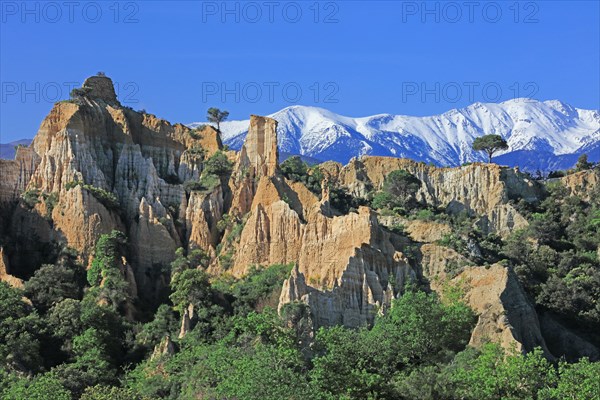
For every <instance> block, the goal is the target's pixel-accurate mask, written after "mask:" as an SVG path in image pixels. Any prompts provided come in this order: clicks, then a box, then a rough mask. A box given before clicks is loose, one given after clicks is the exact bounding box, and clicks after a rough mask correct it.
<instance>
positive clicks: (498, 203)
mask: <svg viewBox="0 0 600 400" xmlns="http://www.w3.org/2000/svg"><path fill="white" fill-rule="evenodd" d="M397 169H405V170H407V171H408V172H410V173H411V174H413V175H415V176H416V177H417V178H419V179H420V180H421V182H422V185H421V189H420V190H419V191H418V193H417V200H419V201H422V202H424V203H426V204H428V205H430V206H436V207H444V208H446V209H447V210H448V211H450V212H453V213H459V212H461V211H467V212H470V213H473V214H476V215H481V216H482V219H481V221H480V222H479V225H480V227H481V229H482V230H483V231H484V232H494V233H498V234H500V235H502V236H506V235H508V234H510V232H512V231H513V230H515V229H520V228H523V227H525V226H527V221H526V219H525V218H523V216H521V215H520V214H519V213H518V212H517V210H516V209H515V208H514V207H513V206H512V205H510V204H508V201H509V200H510V199H511V198H517V197H518V198H523V199H525V200H526V201H534V200H536V199H539V198H540V195H541V191H542V190H541V187H540V186H539V184H537V183H536V182H534V181H532V180H530V179H528V178H527V177H526V176H525V175H523V174H521V173H519V172H518V171H517V170H516V169H510V168H506V167H500V166H498V165H496V164H483V163H473V164H471V165H468V166H464V167H459V168H438V167H433V166H429V165H426V164H424V163H418V162H415V161H412V160H408V159H400V158H392V157H370V156H364V157H361V158H360V159H353V160H351V161H350V163H349V164H348V165H346V166H344V167H343V168H341V169H340V170H339V173H338V175H337V176H336V177H334V178H335V179H337V181H338V183H340V184H341V185H343V186H346V187H347V188H349V189H350V191H351V192H352V193H353V194H354V195H356V196H363V197H364V196H366V195H367V192H368V188H369V187H370V186H371V187H373V188H375V189H378V188H381V187H382V185H383V182H384V179H385V177H386V176H387V175H388V174H389V173H390V172H391V171H394V170H397ZM328 170H329V171H330V172H334V171H335V170H336V168H335V167H334V166H333V165H330V167H329V168H328Z"/></svg>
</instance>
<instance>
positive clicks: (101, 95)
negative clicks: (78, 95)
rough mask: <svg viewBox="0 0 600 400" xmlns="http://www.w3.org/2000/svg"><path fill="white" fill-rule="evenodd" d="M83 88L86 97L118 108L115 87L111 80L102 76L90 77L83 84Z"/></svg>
mask: <svg viewBox="0 0 600 400" xmlns="http://www.w3.org/2000/svg"><path fill="white" fill-rule="evenodd" d="M83 88H84V89H85V90H87V94H86V96H87V97H89V98H91V99H94V100H100V101H103V102H105V103H106V104H110V105H111V106H116V107H118V106H120V105H121V103H119V100H117V94H116V93H115V87H114V86H113V82H112V80H111V79H110V78H109V77H107V76H104V75H96V76H90V77H89V78H87V79H86V80H85V81H84V82H83Z"/></svg>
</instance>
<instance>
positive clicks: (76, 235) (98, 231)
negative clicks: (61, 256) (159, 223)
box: [52, 185, 126, 264]
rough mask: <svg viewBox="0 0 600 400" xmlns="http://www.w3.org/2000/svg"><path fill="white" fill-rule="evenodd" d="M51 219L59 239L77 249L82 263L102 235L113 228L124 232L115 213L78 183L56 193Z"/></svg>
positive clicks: (123, 227) (88, 257)
mask: <svg viewBox="0 0 600 400" xmlns="http://www.w3.org/2000/svg"><path fill="white" fill-rule="evenodd" d="M52 221H53V222H54V229H55V231H56V232H57V233H58V235H59V237H58V238H59V240H61V241H63V242H65V243H66V244H67V245H68V246H69V247H71V248H73V249H75V250H77V251H78V252H79V253H80V255H81V258H82V260H83V261H84V263H86V264H87V262H88V261H89V259H90V257H91V256H92V254H93V251H94V246H95V244H96V241H97V240H98V239H99V238H100V236H101V235H102V234H106V233H110V232H111V231H113V230H118V231H121V232H126V230H125V226H124V225H123V224H122V222H121V220H120V218H119V216H118V215H117V214H115V213H114V212H111V211H109V210H107V209H106V207H104V205H102V203H100V202H99V201H98V200H97V199H96V198H95V197H94V196H93V195H92V194H91V193H90V192H88V191H87V190H85V189H83V188H82V187H81V186H80V185H79V186H75V187H74V188H72V189H70V190H63V191H62V192H61V193H60V197H59V199H58V203H57V204H56V206H55V207H54V210H53V211H52Z"/></svg>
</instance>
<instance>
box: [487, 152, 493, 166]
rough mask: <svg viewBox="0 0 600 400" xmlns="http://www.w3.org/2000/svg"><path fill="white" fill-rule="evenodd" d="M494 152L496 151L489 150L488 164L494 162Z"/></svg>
mask: <svg viewBox="0 0 600 400" xmlns="http://www.w3.org/2000/svg"><path fill="white" fill-rule="evenodd" d="M492 154H494V153H492V152H491V151H489V152H488V164H491V163H492Z"/></svg>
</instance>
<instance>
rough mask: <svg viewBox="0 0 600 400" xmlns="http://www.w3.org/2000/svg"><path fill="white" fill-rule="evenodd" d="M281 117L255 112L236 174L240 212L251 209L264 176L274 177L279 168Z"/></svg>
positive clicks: (235, 205) (235, 190) (236, 205)
mask: <svg viewBox="0 0 600 400" xmlns="http://www.w3.org/2000/svg"><path fill="white" fill-rule="evenodd" d="M278 164H279V152H278V150H277V121H275V120H274V119H272V118H267V117H260V116H258V115H252V116H251V117H250V128H249V130H248V135H247V136H246V141H245V143H244V146H243V147H242V150H241V151H240V154H239V156H238V161H237V163H236V168H235V170H234V172H233V175H232V182H231V186H232V188H233V190H232V191H233V193H234V195H233V202H232V206H231V209H232V212H233V213H237V214H240V215H243V214H246V213H247V212H248V211H250V208H251V206H252V200H253V199H254V195H255V194H256V189H257V187H258V182H259V181H260V179H261V178H262V177H274V176H275V175H276V173H277V170H278V168H279V167H278Z"/></svg>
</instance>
